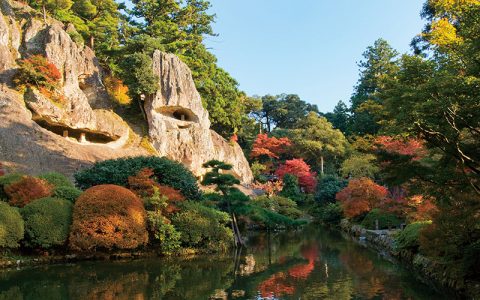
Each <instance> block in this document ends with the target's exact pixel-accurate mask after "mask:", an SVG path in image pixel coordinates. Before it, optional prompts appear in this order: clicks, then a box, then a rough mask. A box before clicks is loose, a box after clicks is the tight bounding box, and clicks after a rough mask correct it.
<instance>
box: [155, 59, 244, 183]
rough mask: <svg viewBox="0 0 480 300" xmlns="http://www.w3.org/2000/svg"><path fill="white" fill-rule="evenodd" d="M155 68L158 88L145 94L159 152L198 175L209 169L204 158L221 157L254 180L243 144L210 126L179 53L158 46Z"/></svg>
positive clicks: (235, 169)
mask: <svg viewBox="0 0 480 300" xmlns="http://www.w3.org/2000/svg"><path fill="white" fill-rule="evenodd" d="M153 72H154V74H155V75H157V76H158V78H159V89H158V91H157V92H156V93H155V94H154V95H151V96H149V97H146V99H145V112H146V114H147V119H148V125H149V135H150V138H151V139H152V141H153V146H154V147H155V149H156V150H157V151H158V153H159V154H160V155H162V156H166V157H168V158H171V159H174V160H177V161H180V162H182V163H183V164H184V165H186V166H187V167H188V168H189V169H190V170H192V172H193V173H194V174H195V175H198V176H200V175H202V174H204V173H205V172H206V170H205V169H204V168H203V167H202V164H203V163H204V162H207V161H209V160H212V159H217V160H221V161H224V162H226V163H229V164H231V165H233V168H232V170H231V172H232V174H233V175H235V176H236V177H238V178H240V179H241V180H242V181H243V182H251V181H252V179H253V176H252V172H251V170H250V166H249V164H248V162H247V160H246V158H245V155H244V154H243V151H242V149H241V148H240V146H239V145H238V144H237V143H231V142H227V141H226V140H225V139H224V138H222V137H221V136H220V135H218V134H217V133H216V132H215V131H213V130H211V129H210V121H209V119H208V111H207V110H206V109H205V108H204V107H203V105H202V99H201V98H200V94H199V93H198V91H197V89H196V88H195V83H194V82H193V79H192V74H191V71H190V69H189V68H188V67H187V65H186V64H185V63H183V62H182V61H181V60H180V59H179V58H178V57H177V56H175V55H173V54H167V53H163V52H161V51H158V50H157V51H155V53H154V54H153Z"/></svg>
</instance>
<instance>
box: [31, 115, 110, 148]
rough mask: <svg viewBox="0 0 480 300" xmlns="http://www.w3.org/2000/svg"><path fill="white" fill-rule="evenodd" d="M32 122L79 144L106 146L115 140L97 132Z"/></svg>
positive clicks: (37, 121)
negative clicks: (87, 143)
mask: <svg viewBox="0 0 480 300" xmlns="http://www.w3.org/2000/svg"><path fill="white" fill-rule="evenodd" d="M34 121H35V122H36V123H37V124H38V125H40V126H41V127H42V128H45V129H47V130H48V131H50V132H53V133H55V134H57V135H59V136H62V137H64V138H72V139H76V140H77V141H78V142H80V143H85V142H89V143H98V144H107V143H110V142H114V141H116V140H117V139H114V138H112V137H110V136H108V135H105V134H102V133H99V132H92V131H88V130H85V129H74V128H70V127H68V126H64V125H60V124H51V123H48V122H47V121H45V120H34Z"/></svg>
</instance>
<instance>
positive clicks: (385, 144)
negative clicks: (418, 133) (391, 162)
mask: <svg viewBox="0 0 480 300" xmlns="http://www.w3.org/2000/svg"><path fill="white" fill-rule="evenodd" d="M374 143H375V145H376V148H377V149H378V150H383V151H386V152H388V153H392V154H399V155H406V156H411V157H412V159H413V160H418V159H421V158H422V157H424V156H425V155H426V149H425V147H424V143H423V141H422V140H419V139H413V138H410V139H406V140H405V139H399V138H395V137H391V136H379V137H377V138H376V139H375V142H374Z"/></svg>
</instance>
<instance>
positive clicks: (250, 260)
mask: <svg viewBox="0 0 480 300" xmlns="http://www.w3.org/2000/svg"><path fill="white" fill-rule="evenodd" d="M254 271H255V257H253V255H252V254H249V255H247V256H245V263H244V264H240V270H239V275H240V276H246V275H251V274H253V272H254Z"/></svg>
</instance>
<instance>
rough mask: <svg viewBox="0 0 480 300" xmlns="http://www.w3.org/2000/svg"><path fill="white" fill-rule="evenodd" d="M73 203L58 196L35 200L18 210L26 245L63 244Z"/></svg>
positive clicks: (48, 246) (51, 245)
mask: <svg viewBox="0 0 480 300" xmlns="http://www.w3.org/2000/svg"><path fill="white" fill-rule="evenodd" d="M72 209H73V205H72V203H71V202H70V201H67V200H64V199H58V198H51V197H48V198H42V199H38V200H35V201H33V202H31V203H29V204H27V205H25V207H24V208H23V209H22V210H21V211H20V212H21V214H22V216H23V219H24V221H25V239H26V245H27V246H30V247H41V248H44V249H48V248H51V247H55V246H62V245H64V244H65V242H66V241H67V238H68V234H69V232H70V225H71V223H72Z"/></svg>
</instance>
